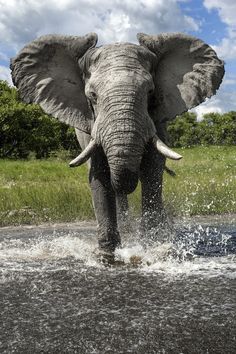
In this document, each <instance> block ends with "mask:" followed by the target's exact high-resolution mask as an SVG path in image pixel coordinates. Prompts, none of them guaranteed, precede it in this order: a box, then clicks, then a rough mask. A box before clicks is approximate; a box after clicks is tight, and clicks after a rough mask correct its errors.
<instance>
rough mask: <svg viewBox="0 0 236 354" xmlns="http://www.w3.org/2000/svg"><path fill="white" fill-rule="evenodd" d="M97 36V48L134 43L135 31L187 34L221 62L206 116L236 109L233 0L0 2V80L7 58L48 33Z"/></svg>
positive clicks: (6, 72)
mask: <svg viewBox="0 0 236 354" xmlns="http://www.w3.org/2000/svg"><path fill="white" fill-rule="evenodd" d="M88 32H96V33H97V34H98V36H99V45H101V44H103V43H111V42H117V41H129V42H134V43H135V42H136V33H137V32H145V33H148V34H158V33H161V32H186V33H189V34H192V35H194V36H196V37H199V38H201V39H202V40H204V41H205V42H207V43H208V44H210V45H212V46H213V48H214V49H215V50H216V52H217V53H218V56H219V57H220V58H221V59H223V60H224V61H225V63H226V75H225V78H224V81H223V84H222V85H221V88H220V89H219V91H218V93H217V95H216V96H214V97H213V98H211V99H210V100H208V101H207V102H205V103H204V104H202V105H200V106H199V107H198V108H197V109H196V111H197V113H198V115H199V116H200V115H201V114H204V113H206V112H211V111H215V112H227V111H229V110H235V111H236V1H235V0H114V1H112V0H0V79H2V80H7V81H9V82H11V78H10V70H9V58H10V57H13V56H15V54H16V53H17V52H18V50H19V49H21V48H22V46H24V45H25V44H26V43H28V42H29V41H31V40H33V39H34V38H36V37H38V36H40V35H42V34H49V33H59V34H74V35H84V34H86V33H88Z"/></svg>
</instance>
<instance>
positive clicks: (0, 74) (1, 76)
mask: <svg viewBox="0 0 236 354" xmlns="http://www.w3.org/2000/svg"><path fill="white" fill-rule="evenodd" d="M0 80H4V81H7V82H8V83H9V84H10V85H13V83H12V79H11V72H10V69H8V68H7V67H6V66H2V65H0Z"/></svg>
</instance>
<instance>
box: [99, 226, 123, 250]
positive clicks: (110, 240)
mask: <svg viewBox="0 0 236 354" xmlns="http://www.w3.org/2000/svg"><path fill="white" fill-rule="evenodd" d="M120 246H121V240H120V234H119V232H118V231H117V230H114V229H108V230H104V229H100V228H99V229H98V247H99V250H100V251H101V253H102V252H104V253H108V254H114V251H115V249H116V248H118V247H120Z"/></svg>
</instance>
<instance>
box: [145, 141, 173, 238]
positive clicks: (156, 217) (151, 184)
mask: <svg viewBox="0 0 236 354" xmlns="http://www.w3.org/2000/svg"><path fill="white" fill-rule="evenodd" d="M164 167H165V157H164V156H162V155H161V154H159V153H158V152H157V151H156V149H155V148H154V147H153V146H152V145H149V146H148V147H147V151H146V153H145V154H144V157H143V160H142V163H141V171H140V180H141V185H142V221H141V231H142V233H144V234H145V233H146V232H148V231H150V230H153V229H154V228H159V227H160V226H161V225H162V226H163V225H165V224H166V222H167V217H166V213H165V209H164V206H163V200H162V182H163V171H164Z"/></svg>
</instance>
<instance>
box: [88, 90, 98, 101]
mask: <svg viewBox="0 0 236 354" xmlns="http://www.w3.org/2000/svg"><path fill="white" fill-rule="evenodd" d="M89 96H90V99H91V101H92V102H93V103H97V95H96V93H95V92H93V91H91V92H90V93H89Z"/></svg>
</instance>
